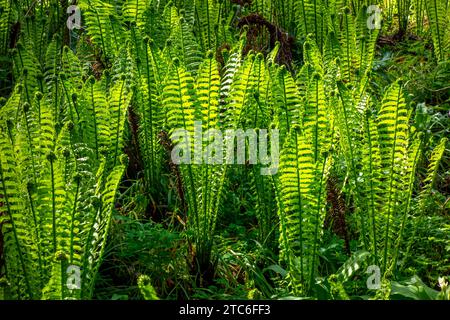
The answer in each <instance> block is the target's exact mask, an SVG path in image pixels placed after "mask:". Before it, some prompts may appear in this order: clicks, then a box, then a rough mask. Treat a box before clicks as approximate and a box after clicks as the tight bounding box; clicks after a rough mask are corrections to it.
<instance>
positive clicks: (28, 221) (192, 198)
mask: <svg viewBox="0 0 450 320" xmlns="http://www.w3.org/2000/svg"><path fill="white" fill-rule="evenodd" d="M75 2H76V4H77V5H78V6H79V9H80V10H81V13H82V18H83V20H82V28H81V29H80V30H77V29H74V30H69V29H67V26H66V19H67V18H68V15H67V14H66V12H67V11H66V9H67V7H68V6H69V5H70V3H69V1H61V2H58V1H39V2H33V3H31V2H30V1H25V0H20V1H10V0H1V1H0V6H1V11H0V14H1V18H0V39H1V42H0V51H1V53H2V57H4V58H5V59H2V60H1V61H0V63H1V65H2V69H4V70H6V71H0V72H1V73H2V79H1V80H0V83H2V89H1V92H0V94H1V95H2V96H4V97H5V98H6V99H5V100H4V101H2V104H1V106H0V150H1V157H0V195H2V197H1V198H0V201H1V203H2V206H0V226H1V233H2V234H3V237H4V244H3V246H4V257H5V265H4V266H0V277H1V279H2V282H1V287H0V297H6V298H18V299H68V298H78V299H79V298H85V299H86V298H91V297H92V296H93V292H94V286H95V283H96V277H97V273H98V270H99V268H100V265H101V263H102V258H103V254H104V250H105V245H106V241H107V239H108V233H109V229H110V224H111V221H112V214H113V211H114V210H115V207H116V204H117V201H116V195H117V194H118V192H119V191H120V190H119V186H120V185H123V183H122V182H123V181H124V180H126V179H123V177H124V173H125V172H126V171H127V172H128V174H134V177H133V178H135V179H137V180H140V181H142V184H143V186H144V192H143V196H144V197H145V199H146V203H147V204H148V207H152V210H154V211H156V210H158V204H163V203H164V202H165V201H166V198H167V197H168V194H171V193H172V191H173V190H175V191H174V193H175V194H176V195H177V203H178V206H177V208H175V209H174V211H175V214H177V215H178V214H179V216H178V218H179V220H181V222H182V224H183V228H184V229H185V230H186V231H187V232H186V235H187V240H188V243H189V248H190V259H189V261H188V263H189V264H190V268H191V272H192V274H193V275H194V276H195V277H196V278H197V284H199V285H203V284H207V283H208V281H210V280H211V278H212V276H213V274H214V268H215V262H216V260H215V258H214V256H213V248H214V245H215V243H214V239H215V235H216V224H217V220H218V218H219V217H220V215H221V214H222V213H223V212H224V208H223V200H224V193H226V191H227V189H228V187H229V184H230V175H231V174H233V173H236V172H235V171H234V170H233V168H231V166H230V165H229V164H223V165H212V164H204V163H195V162H194V163H191V164H180V165H179V166H175V165H173V163H172V169H173V170H170V169H169V170H168V166H167V164H168V163H170V162H171V159H170V152H171V151H172V150H171V149H172V148H173V144H175V143H179V142H180V141H181V140H180V137H179V136H177V130H178V129H185V130H187V131H189V132H194V127H195V124H196V123H201V125H202V129H203V130H204V131H205V132H206V131H207V130H209V129H217V130H223V131H225V130H227V129H244V130H246V129H258V130H261V129H269V128H273V129H278V131H279V148H280V158H279V163H278V164H279V170H278V171H277V174H275V175H273V176H270V175H269V176H265V175H261V174H260V172H261V170H260V169H261V165H246V166H245V168H244V169H245V171H246V172H247V174H245V175H243V177H245V178H246V179H247V180H248V181H246V182H245V183H247V182H248V183H249V185H251V188H250V192H251V193H252V194H253V195H254V197H255V199H256V207H255V211H256V216H257V220H258V228H257V230H258V241H259V242H260V244H261V245H262V246H263V247H264V248H267V249H269V250H274V251H279V264H280V265H281V266H282V268H283V269H285V270H286V274H285V276H284V278H283V279H282V281H281V282H280V283H283V284H287V288H288V291H289V292H290V293H291V294H292V295H296V296H311V295H312V292H313V290H314V286H315V285H316V282H317V279H318V277H319V276H322V275H321V274H320V268H319V266H320V254H319V251H320V246H321V244H322V243H323V240H324V236H325V225H326V224H325V220H326V216H327V211H328V210H329V207H330V205H332V204H330V203H329V202H330V199H332V198H333V197H330V196H329V193H330V188H329V187H327V185H328V184H329V183H330V181H332V183H333V186H334V187H333V190H337V191H338V192H340V193H342V194H345V195H346V199H347V200H346V203H345V206H347V207H351V208H352V214H351V218H348V220H349V221H348V223H351V225H352V230H354V233H355V234H356V235H355V237H354V238H355V240H356V248H355V247H354V248H353V250H354V249H357V250H361V251H358V253H356V254H355V257H356V259H360V258H361V257H362V258H361V259H367V260H369V261H371V263H372V264H373V265H377V266H379V267H380V268H381V272H382V276H383V281H387V280H389V279H391V278H393V277H394V276H395V275H396V274H397V273H398V272H400V271H401V269H402V268H403V266H404V263H403V261H405V260H406V259H407V258H408V255H409V254H411V253H410V251H409V249H408V250H406V252H405V250H401V248H404V247H405V244H406V246H407V247H408V248H409V246H408V245H407V244H408V243H409V241H410V239H409V238H408V237H407V236H406V235H407V234H408V235H410V236H411V233H412V234H414V232H415V231H414V230H409V229H408V228H410V225H409V224H408V223H407V221H408V219H409V217H411V216H412V215H421V214H424V213H425V209H426V199H427V197H428V196H429V195H430V194H431V193H432V190H433V186H434V184H435V180H436V176H437V171H438V170H439V164H440V161H441V159H442V158H443V155H444V152H445V150H446V148H447V147H448V144H447V139H445V138H443V139H442V140H440V141H438V142H437V143H436V145H437V146H436V147H435V148H434V150H432V151H431V152H426V151H425V150H426V148H425V147H424V146H425V145H427V146H428V145H429V141H428V140H427V139H425V138H424V135H423V134H422V132H421V130H419V129H418V128H417V125H416V124H415V123H414V118H413V115H414V108H415V106H414V105H412V104H411V103H409V100H408V99H407V97H406V96H405V92H404V88H403V85H402V81H401V80H400V79H399V80H398V81H395V82H393V83H391V84H390V85H389V86H386V87H380V86H378V85H377V84H376V82H375V81H373V77H372V73H373V71H374V60H375V54H376V46H377V40H378V38H379V35H380V30H379V29H377V28H369V27H368V24H367V21H368V20H370V19H372V18H373V17H371V12H370V11H368V10H367V7H368V6H369V5H375V4H378V5H380V6H383V5H384V4H385V3H386V1H346V0H339V1H338V0H333V1H331V0H301V1H297V0H287V1H271V0H254V1H248V2H247V1H242V2H240V1H226V0H224V1H222V0H221V1H219V0H185V1H177V0H173V1H166V0H160V1H154V0H121V1H113V0H110V1H109V0H104V1H100V0H80V1H75ZM377 2H378V3H377ZM391 2H395V5H394V4H391V5H388V6H386V7H384V9H385V13H384V15H385V16H386V17H388V15H389V14H390V13H391V10H395V12H396V14H397V16H398V19H399V29H402V28H403V29H405V28H406V27H408V25H409V24H408V19H409V18H408V16H409V15H408V14H406V16H405V15H404V14H403V15H402V13H403V11H405V10H409V7H410V3H411V2H414V10H415V11H414V12H415V13H414V19H415V21H416V28H417V29H418V30H420V32H425V30H423V26H422V21H423V20H424V19H425V16H426V17H427V19H428V21H429V29H428V28H427V30H426V31H428V32H430V33H431V36H432V41H433V44H434V55H435V58H436V60H437V61H439V62H441V63H446V62H448V58H449V56H448V53H449V52H450V50H449V49H450V48H449V44H450V40H449V39H450V29H449V27H450V21H449V19H448V17H449V14H448V13H449V9H450V8H449V6H448V2H447V1H445V0H434V1H400V0H398V1H387V3H391ZM61 4H62V6H61ZM402 8H403V9H402ZM405 8H408V9H405ZM402 10H403V11H402ZM249 15H257V17H258V19H259V20H258V21H260V22H261V21H264V23H259V25H258V29H257V30H258V32H255V30H256V29H255V23H251V21H256V20H246V22H245V23H242V21H244V19H245V18H246V17H248V16H249ZM402 19H403V20H402ZM405 19H406V22H405ZM405 23H406V25H405ZM243 25H245V27H243V28H242V29H240V30H239V29H238V26H243ZM274 26H276V27H274ZM285 33H287V35H288V36H285ZM267 39H270V40H269V41H267ZM286 39H295V41H294V40H292V41H291V40H289V41H288V40H286ZM261 42H262V43H263V45H261ZM265 43H269V45H268V46H266V45H264V44H265ZM287 46H290V47H289V48H287ZM249 49H250V50H249ZM287 52H289V55H287ZM3 76H4V77H3ZM209 138H211V137H209ZM269 139H275V137H269ZM167 140H169V141H167ZM210 140H211V139H209V140H208V139H202V141H201V146H202V147H203V148H207V146H208V144H209V143H210V142H211V141H210ZM247 143H248V142H247ZM133 148H134V149H135V152H136V153H137V158H138V160H137V162H138V163H137V164H135V165H136V167H137V168H138V170H136V169H135V170H134V171H137V172H131V173H130V168H131V167H132V166H131V162H132V160H133V159H131V157H130V152H128V151H129V150H130V149H133ZM190 149H191V150H190V151H192V153H193V154H194V153H195V152H197V151H198V150H195V149H194V146H193V145H192V146H191V147H190ZM424 161H426V162H427V163H428V169H427V172H426V175H425V178H422V179H421V180H420V185H419V183H418V182H419V172H418V168H419V166H420V165H421V164H422V163H423V162H424ZM129 163H130V165H129ZM220 163H224V162H220ZM131 171H133V170H131ZM168 175H169V176H174V175H175V176H176V179H175V180H176V182H175V183H172V184H171V183H169V182H168V180H167V176H168ZM337 177H339V178H337ZM126 178H129V177H126ZM127 183H128V182H127ZM243 183H244V182H243ZM173 184H176V186H174V185H173ZM342 201H343V200H342ZM155 203H156V204H155ZM341 206H343V205H341ZM342 210H345V208H343V209H342ZM348 215H350V212H348ZM350 220H351V221H350ZM344 223H345V222H344ZM407 229H408V230H407ZM275 248H277V250H275ZM348 249H349V250H350V248H348ZM358 257H359V258H358ZM0 261H1V259H0ZM73 270H75V271H76V270H78V271H79V272H80V286H76V285H75V286H70V285H69V286H68V285H67V284H68V283H71V281H72V279H73V272H72V271H73ZM75 273H76V272H75ZM336 279H338V280H339V279H340V278H339V277H337V278H335V279H334V280H330V283H331V284H332V285H334V286H337V284H336V283H335V282H333V281H338V280H336ZM339 281H341V282H343V281H344V280H343V279H340V280H339ZM149 283H150V279H149V278H148V277H146V276H144V277H141V278H140V281H139V284H138V285H139V287H141V289H142V292H144V296H145V297H150V298H154V297H155V296H156V295H155V291H154V289H153V288H152V286H151V285H150V284H149Z"/></svg>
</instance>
